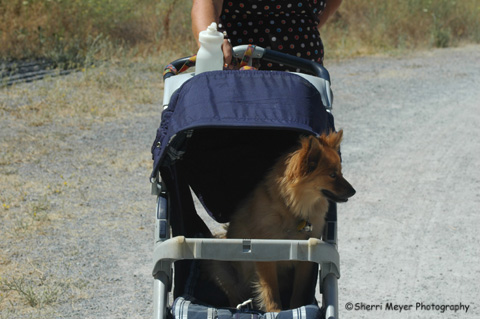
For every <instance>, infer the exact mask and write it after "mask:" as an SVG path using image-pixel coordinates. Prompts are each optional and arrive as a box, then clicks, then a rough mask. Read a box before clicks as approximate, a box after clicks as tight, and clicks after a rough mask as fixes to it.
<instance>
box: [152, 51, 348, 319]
mask: <svg viewBox="0 0 480 319" xmlns="http://www.w3.org/2000/svg"><path fill="white" fill-rule="evenodd" d="M244 49H245V48H243V47H241V48H238V47H237V48H235V54H236V55H238V54H239V52H241V51H242V50H244ZM258 49H259V51H257V50H256V52H257V53H256V54H257V57H260V58H262V57H263V58H266V59H272V60H274V61H282V63H285V64H288V65H292V66H297V67H298V68H300V69H305V68H306V69H309V70H310V73H313V74H314V75H313V76H312V75H307V74H299V73H290V72H277V71H269V72H266V71H256V70H250V71H231V70H229V71H213V72H205V73H202V74H199V75H198V76H194V74H193V73H186V74H179V75H175V76H169V77H167V78H166V80H165V89H164V111H163V113H162V120H161V124H160V127H159V129H158V130H157V137H156V139H155V142H154V144H153V146H152V154H153V160H154V169H153V171H152V174H151V182H152V192H153V194H155V195H156V196H157V210H156V231H155V248H154V269H153V276H154V278H155V281H154V283H155V285H154V298H155V303H154V310H155V314H154V318H156V319H164V318H166V317H167V316H171V313H170V310H172V309H171V308H170V304H169V303H168V295H169V291H170V290H171V288H172V284H174V289H173V298H176V299H177V300H180V299H178V298H183V297H184V296H185V295H190V297H191V298H192V300H193V299H195V298H196V299H199V298H198V297H199V296H200V297H201V298H203V297H204V299H201V300H200V301H199V302H198V303H197V304H195V305H196V306H198V307H200V309H203V310H205V309H216V308H214V307H222V305H221V302H220V299H221V298H219V299H216V298H209V297H206V294H205V293H203V292H200V293H197V294H196V295H195V294H193V295H191V294H190V293H191V292H192V291H193V290H192V289H191V287H190V285H191V283H192V280H191V278H192V269H195V260H202V259H208V260H224V261H228V260H229V261H280V260H301V261H311V262H314V263H316V264H318V265H319V272H318V275H319V282H320V293H321V294H322V298H323V302H322V310H321V312H323V314H324V315H325V316H326V318H337V317H338V310H337V306H338V299H337V278H339V276H340V272H339V256H338V252H337V250H336V206H335V205H334V204H333V203H332V204H331V205H330V208H331V209H330V211H329V214H328V217H327V224H326V228H325V232H324V235H323V241H322V240H319V239H313V238H312V239H310V240H294V241H292V240H260V239H255V238H249V239H243V240H240V239H218V238H212V234H211V231H210V229H209V228H208V227H207V226H206V224H205V222H204V221H203V220H202V219H201V218H200V217H199V215H198V214H197V211H196V209H195V204H194V200H193V196H192V191H193V193H195V195H196V197H197V198H198V199H199V200H200V202H201V203H202V204H203V206H204V208H205V210H206V211H207V212H208V213H209V214H210V216H211V217H212V218H213V219H214V220H216V221H217V222H220V223H226V222H228V221H229V219H230V216H231V215H232V214H233V212H234V211H235V209H236V207H237V206H238V204H239V203H241V202H242V201H243V200H244V199H245V198H247V196H248V195H249V193H250V192H251V191H252V190H253V188H254V187H255V185H256V184H257V183H258V182H259V181H260V180H261V179H262V178H263V176H264V175H265V173H266V172H267V171H268V170H269V169H270V167H271V166H272V165H273V163H274V162H275V160H276V159H277V158H278V157H279V156H280V155H282V154H283V153H285V152H286V151H287V150H289V149H290V148H291V147H292V146H295V145H296V143H297V142H298V139H299V137H300V136H302V135H320V134H322V133H325V132H329V131H332V130H334V123H333V116H332V115H331V113H330V107H331V96H330V82H329V77H328V72H327V71H326V70H325V69H324V68H323V67H322V66H319V65H317V64H314V67H311V63H313V62H310V61H307V62H305V60H303V59H299V58H296V57H290V56H286V55H284V54H283V55H282V54H280V53H278V52H273V51H269V50H264V49H261V48H258ZM297 60H299V61H300V62H301V63H300V62H298V61H297ZM174 63H175V62H174ZM177 64H178V63H177ZM312 70H313V71H312ZM318 70H320V71H318ZM172 269H174V271H175V276H172ZM313 279H314V280H315V281H316V279H315V278H313ZM187 298H188V297H187ZM181 300H182V301H181V302H177V301H176V305H177V306H178V305H179V304H185V303H183V302H184V301H185V300H184V299H181ZM190 302H191V300H189V301H188V303H187V304H190ZM204 303H208V304H209V305H211V306H212V307H213V308H208V307H207V306H205V307H207V308H201V307H202V306H201V305H203V304H204ZM212 303H213V304H212ZM175 309H179V308H178V307H175ZM221 309H223V308H221ZM309 309H310V308H309ZM203 310H201V311H203ZM209 311H210V310H208V311H207V310H205V313H209ZM172 313H173V316H175V311H174V309H173V310H172ZM218 313H220V312H218ZM222 313H224V314H225V312H222ZM227 313H231V314H232V313H233V312H227ZM302 313H307V312H305V309H303V310H302ZM237 315H238V314H237ZM289 315H290V314H289ZM289 315H287V317H285V318H286V319H287V318H288V316H289ZM218 316H219V318H220V317H221V316H220V315H218ZM272 316H273V317H275V316H277V315H272ZM282 316H285V314H283V315H282ZM282 316H280V317H279V318H281V317H282ZM310 318H311V317H310ZM305 319H306V318H305Z"/></svg>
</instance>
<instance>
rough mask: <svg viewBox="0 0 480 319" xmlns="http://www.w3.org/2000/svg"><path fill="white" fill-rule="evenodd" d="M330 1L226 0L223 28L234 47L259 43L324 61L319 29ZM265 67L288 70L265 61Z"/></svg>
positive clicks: (277, 49)
mask: <svg viewBox="0 0 480 319" xmlns="http://www.w3.org/2000/svg"><path fill="white" fill-rule="evenodd" d="M325 3H326V0H304V1H302V0H300V1H295V0H224V1H223V8H222V13H221V15H220V22H221V25H222V26H221V27H222V28H223V29H225V30H226V31H227V34H228V37H229V38H230V41H231V42H232V45H233V46H237V45H242V44H255V45H258V46H261V47H264V48H267V49H272V50H276V51H279V52H283V53H287V54H290V55H295V56H298V57H302V58H305V59H309V60H313V61H316V62H319V63H323V43H322V40H321V38H320V34H319V32H318V29H317V25H318V15H319V14H320V13H321V12H322V11H323V9H324V8H325ZM260 67H261V69H266V70H287V68H286V67H284V66H282V65H276V64H272V63H264V64H262V65H261V66H260Z"/></svg>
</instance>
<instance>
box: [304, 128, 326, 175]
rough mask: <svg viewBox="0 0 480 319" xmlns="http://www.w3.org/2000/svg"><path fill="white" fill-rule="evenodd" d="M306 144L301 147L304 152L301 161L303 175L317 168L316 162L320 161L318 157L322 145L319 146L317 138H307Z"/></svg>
mask: <svg viewBox="0 0 480 319" xmlns="http://www.w3.org/2000/svg"><path fill="white" fill-rule="evenodd" d="M307 142H308V144H307V143H305V144H304V145H303V147H302V148H303V149H304V151H305V155H304V158H303V161H302V162H303V169H302V171H303V173H304V174H308V173H310V172H313V171H314V170H315V169H316V168H317V166H318V162H319V161H320V156H321V155H322V145H320V143H319V141H318V139H317V138H315V137H313V136H309V137H308V141H307Z"/></svg>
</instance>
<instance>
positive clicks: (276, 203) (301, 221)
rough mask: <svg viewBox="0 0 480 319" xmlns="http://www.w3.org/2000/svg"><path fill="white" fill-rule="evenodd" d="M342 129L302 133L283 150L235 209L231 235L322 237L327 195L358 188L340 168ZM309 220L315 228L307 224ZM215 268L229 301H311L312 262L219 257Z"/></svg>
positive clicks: (274, 307) (337, 196)
mask: <svg viewBox="0 0 480 319" xmlns="http://www.w3.org/2000/svg"><path fill="white" fill-rule="evenodd" d="M342 134H343V132H342V131H339V132H338V133H334V132H332V133H330V134H329V135H322V136H320V137H313V136H310V137H303V138H301V140H300V142H301V143H300V144H301V146H300V147H299V148H298V147H297V149H296V150H295V151H293V152H291V153H289V154H286V155H285V156H283V157H282V158H281V159H280V160H279V161H278V162H277V163H276V164H275V165H274V167H273V168H272V170H271V171H270V172H269V173H268V174H267V176H266V177H265V179H264V180H263V181H262V182H261V183H260V184H259V185H258V186H257V187H256V189H255V190H254V191H253V194H252V196H251V197H249V199H248V200H247V201H246V202H244V203H243V205H241V206H240V208H239V209H238V210H237V211H236V212H235V213H234V214H233V216H232V218H231V221H230V225H229V227H228V230H227V238H256V239H308V238H310V237H315V238H320V237H321V236H322V233H323V228H324V224H325V216H326V213H327V211H328V206H329V204H328V201H329V200H331V201H335V202H346V201H347V200H348V198H349V197H351V196H353V195H354V194H355V190H354V189H353V187H352V186H351V185H350V184H349V183H348V182H347V181H346V180H345V179H344V178H343V176H342V172H341V164H340V156H339V147H340V142H341V139H342ZM308 224H310V225H311V229H308V228H305V227H304V226H305V225H308ZM210 270H211V271H212V270H213V271H212V272H213V273H214V277H215V279H216V281H217V283H219V286H221V288H222V289H223V290H224V292H225V293H226V294H227V296H228V298H229V302H230V306H235V305H237V304H239V303H241V302H243V301H245V300H247V299H248V298H251V297H253V296H256V305H257V307H259V308H261V309H263V310H265V311H269V312H278V311H280V310H281V309H283V307H282V302H281V300H282V299H283V300H285V295H287V302H284V304H283V306H284V307H285V306H286V307H288V308H290V309H292V308H296V307H300V306H302V305H305V304H307V303H309V302H311V300H309V299H307V298H308V294H309V293H310V290H309V289H308V287H310V285H311V282H310V281H311V274H312V271H313V264H312V263H309V262H299V261H297V262H256V263H252V262H217V263H214V265H213V269H210ZM310 298H311V297H310Z"/></svg>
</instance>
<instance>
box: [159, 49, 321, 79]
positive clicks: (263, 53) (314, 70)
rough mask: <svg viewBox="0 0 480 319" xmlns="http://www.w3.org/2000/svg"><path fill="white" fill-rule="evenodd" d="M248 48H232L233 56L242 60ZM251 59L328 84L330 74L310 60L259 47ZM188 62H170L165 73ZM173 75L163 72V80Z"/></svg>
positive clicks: (186, 59)
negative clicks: (305, 74)
mask: <svg viewBox="0 0 480 319" xmlns="http://www.w3.org/2000/svg"><path fill="white" fill-rule="evenodd" d="M248 48H249V46H248V45H239V46H236V47H234V48H233V56H234V57H235V58H242V57H243V55H244V54H245V52H246V51H247V49H248ZM251 57H252V58H254V59H260V60H264V61H268V62H274V63H279V64H284V65H286V66H289V67H292V68H297V69H300V70H301V71H303V72H306V73H310V74H313V75H314V76H317V77H320V78H322V79H324V80H325V81H328V82H330V74H329V73H328V71H327V69H325V68H324V67H323V65H321V64H319V63H317V62H314V61H311V60H306V59H303V58H299V57H296V56H293V55H289V54H285V53H282V52H278V51H274V50H270V49H265V48H262V47H259V46H254V51H253V53H252V56H251ZM190 61H191V57H184V58H180V59H178V60H175V61H173V62H171V63H170V64H169V65H168V66H167V67H166V68H165V71H167V69H168V68H171V67H173V68H174V69H176V70H180V69H181V68H182V67H183V66H184V65H185V64H186V63H188V62H190ZM173 75H175V73H172V72H165V73H164V76H163V79H164V80H165V79H167V78H168V77H170V76H173Z"/></svg>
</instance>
